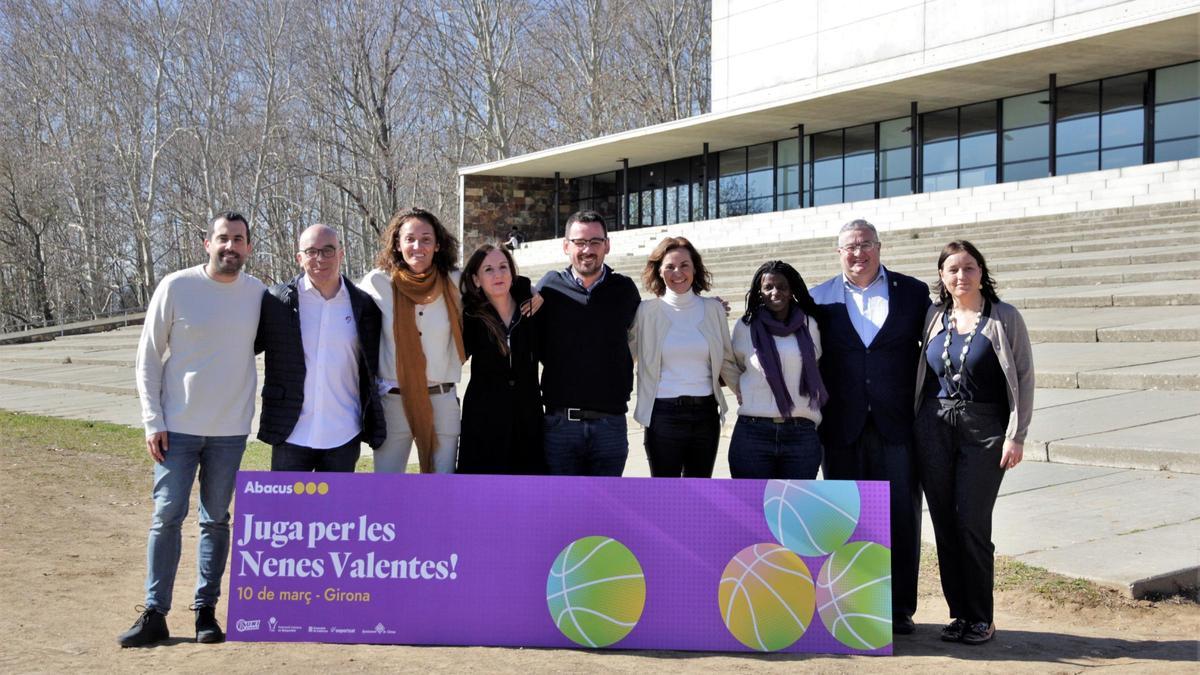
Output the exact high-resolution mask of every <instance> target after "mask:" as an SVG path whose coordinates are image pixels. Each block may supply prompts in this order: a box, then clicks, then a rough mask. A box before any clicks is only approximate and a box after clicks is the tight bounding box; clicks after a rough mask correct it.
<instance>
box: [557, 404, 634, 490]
mask: <svg viewBox="0 0 1200 675" xmlns="http://www.w3.org/2000/svg"><path fill="white" fill-rule="evenodd" d="M542 430H543V442H544V444H545V448H546V465H547V467H548V468H549V470H550V475H552V476H620V475H621V474H622V473H624V472H625V459H626V458H627V457H628V456H629V436H628V435H627V430H626V423H625V416H624V415H609V416H607V417H602V418H600V419H597V420H579V421H575V422H573V421H571V420H568V419H567V416H566V414H564V413H555V414H550V415H546V416H545V418H544V420H543V422H542Z"/></svg>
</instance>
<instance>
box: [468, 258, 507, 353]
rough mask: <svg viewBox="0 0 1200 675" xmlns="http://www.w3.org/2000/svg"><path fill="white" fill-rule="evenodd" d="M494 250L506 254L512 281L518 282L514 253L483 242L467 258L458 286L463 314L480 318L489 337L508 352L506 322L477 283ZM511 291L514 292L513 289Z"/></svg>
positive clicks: (502, 350) (501, 350)
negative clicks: (485, 260) (486, 260)
mask: <svg viewBox="0 0 1200 675" xmlns="http://www.w3.org/2000/svg"><path fill="white" fill-rule="evenodd" d="M492 251H500V252H501V253H503V254H504V258H505V259H506V260H508V270H509V274H510V276H511V277H512V282H513V283H516V280H517V262H516V261H515V260H513V257H512V254H511V253H509V252H508V249H506V248H504V247H502V246H500V247H497V246H492V245H491V244H483V245H482V246H480V247H479V248H477V249H475V252H474V253H472V254H471V257H470V258H468V259H467V264H466V266H464V267H463V272H462V278H461V279H459V281H458V288H459V290H460V291H462V301H463V316H464V317H468V318H475V319H478V320H479V321H480V322H481V323H483V327H484V328H486V329H487V332H488V337H490V338H491V339H492V342H494V343H496V346H497V347H499V348H500V353H501V354H508V340H507V339H506V336H507V330H505V326H504V323H503V322H502V321H501V319H500V317H499V315H497V314H496V312H494V311H492V303H491V301H489V300H488V297H487V294H486V293H484V292H483V289H482V288H480V287H479V285H478V284H476V283H475V275H476V274H478V273H479V268H480V267H483V260H484V258H487V256H488V254H489V253H491V252H492ZM509 292H510V293H511V292H512V291H511V289H510V290H509Z"/></svg>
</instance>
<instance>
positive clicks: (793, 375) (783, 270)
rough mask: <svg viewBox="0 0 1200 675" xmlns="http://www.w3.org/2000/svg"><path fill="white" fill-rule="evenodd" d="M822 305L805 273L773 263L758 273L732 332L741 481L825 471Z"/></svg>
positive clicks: (734, 462)
mask: <svg viewBox="0 0 1200 675" xmlns="http://www.w3.org/2000/svg"><path fill="white" fill-rule="evenodd" d="M815 310H816V304H815V303H814V302H813V299H812V296H811V295H809V293H808V287H807V286H805V284H804V279H803V278H801V277H800V273H799V272H797V271H796V268H794V267H792V266H791V265H789V264H787V263H785V262H783V261H780V260H772V261H770V262H767V263H763V265H762V266H761V267H759V268H758V271H756V272H755V273H754V279H753V281H751V282H750V290H749V291H748V292H747V293H746V314H745V315H744V316H743V317H742V320H741V321H738V322H737V324H735V325H734V328H733V354H734V359H735V361H736V362H737V366H738V369H739V370H741V376H740V377H739V384H740V387H739V391H740V394H739V396H738V404H739V407H738V419H737V424H736V425H735V426H734V428H733V439H732V440H731V442H730V444H729V472H730V475H732V476H733V477H734V478H759V479H762V478H798V479H812V478H815V477H816V475H817V468H818V467H820V466H821V439H820V438H819V437H818V436H817V425H818V424H820V423H821V406H822V405H824V404H825V401H826V400H828V398H829V395H828V394H827V393H826V392H825V384H824V383H823V382H822V381H821V371H820V369H819V368H818V367H817V359H819V358H820V357H821V334H820V332H819V331H818V330H817V322H816V320H815V319H814V318H813V313H814V312H815Z"/></svg>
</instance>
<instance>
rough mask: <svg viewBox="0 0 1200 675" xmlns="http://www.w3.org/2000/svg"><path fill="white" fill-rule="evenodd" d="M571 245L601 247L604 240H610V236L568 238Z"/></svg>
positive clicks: (576, 246)
mask: <svg viewBox="0 0 1200 675" xmlns="http://www.w3.org/2000/svg"><path fill="white" fill-rule="evenodd" d="M567 241H569V242H571V245H572V246H574V247H575V248H583V247H585V246H594V247H597V248H598V247H600V246H603V245H604V242H606V241H608V237H592V238H591V239H568V240H567Z"/></svg>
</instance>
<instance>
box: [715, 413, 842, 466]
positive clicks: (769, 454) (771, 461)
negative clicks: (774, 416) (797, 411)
mask: <svg viewBox="0 0 1200 675" xmlns="http://www.w3.org/2000/svg"><path fill="white" fill-rule="evenodd" d="M820 466H821V439H820V437H818V436H817V427H816V425H815V424H813V421H812V420H809V419H804V418H794V419H790V420H788V421H786V422H779V423H776V422H772V421H771V420H770V419H764V418H760V417H746V416H744V415H738V420H737V424H736V425H735V426H734V427H733V438H731V439H730V441H729V474H730V475H731V476H732V477H734V478H759V479H763V478H767V479H771V478H789V479H800V480H812V479H813V478H816V477H817V469H818V468H820Z"/></svg>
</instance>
